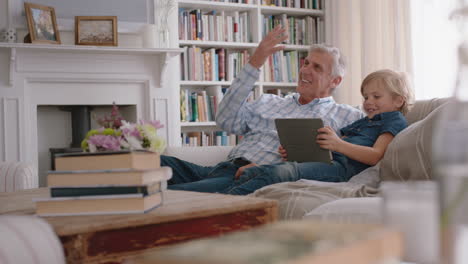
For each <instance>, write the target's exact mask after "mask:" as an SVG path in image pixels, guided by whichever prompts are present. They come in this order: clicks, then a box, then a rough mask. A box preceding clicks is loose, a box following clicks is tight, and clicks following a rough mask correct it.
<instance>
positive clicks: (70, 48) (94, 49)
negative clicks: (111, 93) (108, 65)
mask: <svg viewBox="0 0 468 264" xmlns="http://www.w3.org/2000/svg"><path fill="white" fill-rule="evenodd" d="M0 48H15V49H31V50H39V49H40V50H51V51H66V52H68V53H70V52H71V53H74V52H79V53H83V52H89V53H99V54H102V53H111V54H142V55H144V54H167V55H169V56H171V57H172V56H176V55H179V54H180V53H182V51H183V49H181V48H166V49H158V48H154V49H148V48H120V47H102V46H78V45H61V44H56V45H54V44H27V43H0Z"/></svg>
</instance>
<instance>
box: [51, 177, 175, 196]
mask: <svg viewBox="0 0 468 264" xmlns="http://www.w3.org/2000/svg"><path fill="white" fill-rule="evenodd" d="M166 188H167V181H166V180H162V181H158V182H155V183H151V184H148V185H134V186H119V185H98V186H92V187H90V186H76V187H52V188H50V196H51V197H74V196H97V195H119V194H138V195H141V196H146V195H151V194H154V193H157V192H161V191H163V190H165V189H166Z"/></svg>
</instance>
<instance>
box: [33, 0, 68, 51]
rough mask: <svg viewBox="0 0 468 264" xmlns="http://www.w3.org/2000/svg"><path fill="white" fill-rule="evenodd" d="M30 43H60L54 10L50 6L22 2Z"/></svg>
mask: <svg viewBox="0 0 468 264" xmlns="http://www.w3.org/2000/svg"><path fill="white" fill-rule="evenodd" d="M24 10H25V13H26V20H27V22H28V29H29V37H30V39H31V43H51V44H60V35H59V31H58V28H57V19H56V17H55V10H54V8H53V7H50V6H43V5H38V4H32V3H24Z"/></svg>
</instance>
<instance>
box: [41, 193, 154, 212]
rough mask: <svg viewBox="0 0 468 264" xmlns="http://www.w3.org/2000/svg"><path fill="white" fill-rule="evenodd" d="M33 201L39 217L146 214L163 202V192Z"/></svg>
mask: <svg viewBox="0 0 468 264" xmlns="http://www.w3.org/2000/svg"><path fill="white" fill-rule="evenodd" d="M34 201H35V202H36V214H37V215H39V216H66V215H103V214H137V213H147V212H149V211H150V210H152V209H154V208H156V207H158V206H160V205H161V204H162V202H163V192H157V193H154V194H152V195H146V196H141V195H139V194H127V195H100V196H78V197H60V198H38V199H35V200H34Z"/></svg>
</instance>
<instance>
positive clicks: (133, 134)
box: [122, 127, 143, 139]
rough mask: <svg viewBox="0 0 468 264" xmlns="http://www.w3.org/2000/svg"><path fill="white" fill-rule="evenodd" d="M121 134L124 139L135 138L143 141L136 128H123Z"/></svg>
mask: <svg viewBox="0 0 468 264" xmlns="http://www.w3.org/2000/svg"><path fill="white" fill-rule="evenodd" d="M122 133H123V134H124V135H125V136H126V137H129V136H130V137H136V138H138V139H143V136H142V135H141V133H140V130H138V128H136V127H124V128H122Z"/></svg>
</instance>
